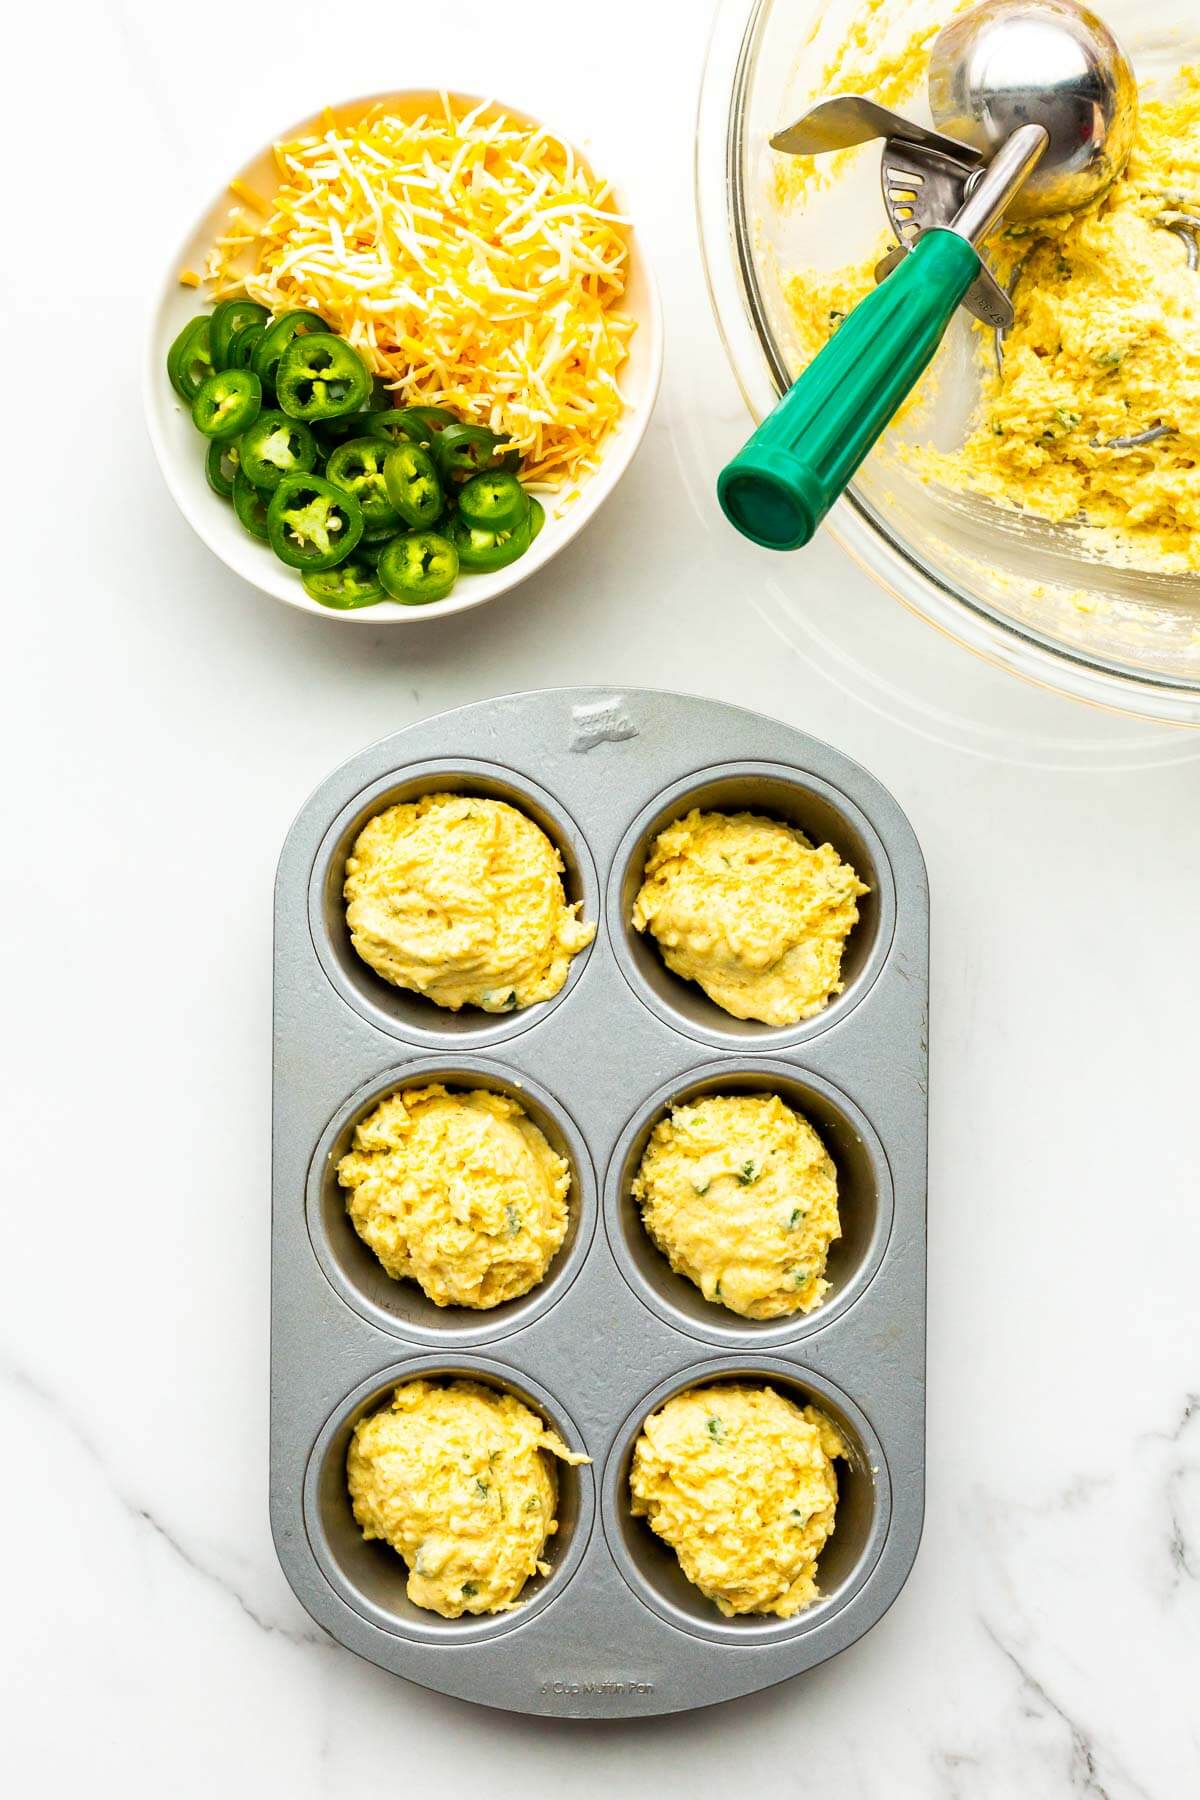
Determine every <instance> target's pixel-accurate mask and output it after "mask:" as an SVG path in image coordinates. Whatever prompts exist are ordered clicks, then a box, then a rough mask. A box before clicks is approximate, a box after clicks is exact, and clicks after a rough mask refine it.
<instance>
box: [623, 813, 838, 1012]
mask: <svg viewBox="0 0 1200 1800" xmlns="http://www.w3.org/2000/svg"><path fill="white" fill-rule="evenodd" d="M867 892H868V889H867V888H866V886H865V885H864V884H863V883H862V882H861V881H860V880H859V878H858V876H857V875H856V874H855V872H854V870H853V869H852V868H851V867H850V865H849V863H844V862H843V861H842V859H841V857H840V856H839V855H838V853H837V851H836V850H835V849H834V848H833V847H832V845H830V844H822V845H821V847H820V848H819V849H818V848H816V847H815V846H814V845H813V844H810V843H809V841H808V839H807V838H806V837H805V835H804V833H803V832H802V831H800V830H798V829H797V827H796V826H794V825H785V824H783V823H782V822H781V821H780V820H778V819H768V818H765V817H762V816H761V815H760V814H758V813H750V812H738V813H719V812H700V811H699V809H697V808H693V810H692V811H691V812H689V813H688V814H687V816H686V817H685V818H682V819H678V820H676V822H675V823H674V824H673V825H668V826H667V828H666V830H665V831H663V832H660V834H659V836H658V837H657V838H656V839H655V841H654V845H653V847H652V849H651V852H650V855H649V857H648V859H647V862H646V870H645V876H644V879H643V882H642V886H641V890H640V892H639V893H638V896H637V899H636V900H635V901H634V906H633V923H634V925H635V927H636V928H637V930H638V931H647V930H648V931H650V932H651V933H652V934H653V936H654V938H655V939H656V940H657V942H658V946H659V948H660V950H661V951H662V956H663V961H664V962H665V963H666V965H667V967H668V969H671V970H673V971H674V973H675V974H676V975H681V976H682V977H683V979H684V980H685V981H694V982H696V983H697V984H698V985H699V986H700V987H702V988H703V989H704V992H705V993H706V994H707V995H708V997H709V999H710V1000H713V1001H715V1002H716V1004H717V1005H718V1006H719V1007H721V1008H722V1009H723V1010H724V1011H725V1012H727V1013H731V1014H732V1015H733V1017H734V1018H735V1019H757V1020H759V1021H760V1022H761V1023H762V1024H764V1025H794V1024H796V1023H797V1022H798V1021H799V1020H801V1019H810V1018H812V1017H813V1015H814V1014H816V1013H819V1012H820V1011H821V1009H822V1007H823V1006H825V1004H826V1003H827V1002H828V1000H829V999H830V997H831V996H832V995H834V994H840V993H841V991H842V985H843V983H842V979H841V967H842V951H843V949H844V948H845V943H846V939H847V938H848V936H849V935H850V931H851V929H852V928H853V926H854V925H855V924H856V922H857V920H858V907H857V905H856V904H855V902H856V900H857V898H858V896H859V895H860V894H865V893H867Z"/></svg>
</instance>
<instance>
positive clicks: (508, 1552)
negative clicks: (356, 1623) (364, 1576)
mask: <svg viewBox="0 0 1200 1800" xmlns="http://www.w3.org/2000/svg"><path fill="white" fill-rule="evenodd" d="M547 1452H549V1455H548V1454H547ZM551 1456H556V1457H558V1458H560V1459H561V1460H562V1461H563V1462H567V1463H582V1462H586V1461H587V1460H588V1459H587V1457H586V1456H577V1455H573V1454H572V1453H571V1452H570V1451H569V1450H568V1449H567V1447H566V1445H565V1444H564V1443H563V1441H562V1439H561V1438H560V1437H558V1435H557V1434H556V1433H555V1432H553V1431H551V1430H550V1428H549V1427H548V1426H547V1425H546V1423H545V1421H544V1420H543V1419H539V1418H538V1416H537V1414H536V1413H534V1412H531V1411H530V1409H529V1407H527V1406H526V1405H524V1403H523V1402H522V1401H520V1400H518V1399H517V1398H516V1396H515V1395H514V1394H503V1393H500V1392H498V1391H497V1390H495V1389H492V1388H488V1387H483V1386H481V1385H480V1384H479V1383H478V1382H474V1381H450V1382H447V1383H445V1384H439V1383H437V1382H431V1381H422V1380H417V1381H406V1382H403V1383H402V1384H401V1385H400V1386H399V1387H398V1388H397V1389H396V1391H395V1393H394V1394H393V1396H392V1401H391V1405H390V1406H389V1407H388V1408H386V1409H385V1410H384V1411H383V1412H377V1413H372V1414H371V1415H370V1417H368V1418H365V1419H363V1420H361V1421H360V1422H359V1424H358V1425H357V1426H356V1427H355V1430H354V1436H353V1438H352V1439H351V1441H350V1450H349V1454H348V1455H347V1458H346V1476H347V1481H348V1484H349V1488H350V1499H351V1502H352V1504H353V1507H354V1517H355V1519H356V1520H357V1522H358V1525H359V1528H360V1530H361V1531H362V1534H363V1536H364V1537H365V1538H382V1539H383V1540H384V1542H385V1543H388V1544H390V1545H391V1547H392V1549H393V1550H395V1551H396V1552H397V1553H398V1554H399V1555H400V1556H402V1557H403V1558H404V1560H405V1562H406V1563H407V1564H408V1568H409V1576H408V1586H407V1593H408V1597H409V1599H410V1600H411V1601H412V1603H413V1605H414V1606H421V1607H424V1608H425V1609H426V1610H427V1611H428V1612H436V1613H440V1614H441V1615H442V1617H443V1618H444V1619H457V1618H459V1617H461V1615H462V1614H463V1613H493V1612H507V1611H508V1610H509V1609H510V1608H512V1607H514V1606H515V1605H516V1604H517V1602H518V1601H519V1599H520V1597H521V1590H522V1589H523V1588H524V1586H525V1583H526V1582H527V1581H528V1580H529V1579H530V1577H531V1576H533V1575H535V1574H538V1575H548V1574H549V1572H550V1566H549V1564H548V1563H547V1562H546V1561H545V1560H544V1552H545V1548H546V1544H547V1541H548V1540H549V1539H550V1538H551V1537H552V1536H553V1535H554V1533H555V1532H556V1531H557V1529H558V1520H557V1519H556V1517H555V1513H556V1510H557V1507H558V1478H557V1476H556V1474H555V1470H554V1464H553V1462H552V1461H551Z"/></svg>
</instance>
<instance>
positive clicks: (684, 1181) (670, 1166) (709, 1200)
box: [632, 1094, 842, 1319]
mask: <svg viewBox="0 0 1200 1800" xmlns="http://www.w3.org/2000/svg"><path fill="white" fill-rule="evenodd" d="M632 1189H633V1197H634V1199H635V1200H636V1201H637V1202H638V1204H639V1205H640V1206H641V1209H642V1221H643V1223H644V1225H645V1227H646V1230H647V1231H648V1232H649V1234H650V1236H651V1238H653V1240H654V1242H655V1243H656V1244H657V1245H658V1247H659V1249H660V1250H661V1251H662V1252H663V1254H664V1255H665V1256H666V1257H667V1259H668V1261H669V1262H670V1264H671V1267H672V1268H673V1269H675V1270H676V1271H677V1272H678V1273H679V1274H680V1275H686V1276H687V1278H688V1280H689V1281H694V1282H695V1284H696V1286H697V1287H698V1288H699V1289H700V1291H701V1293H702V1294H703V1295H704V1298H705V1299H706V1300H714V1301H716V1302H718V1303H719V1304H721V1305H723V1306H727V1307H729V1309H730V1311H731V1312H735V1313H740V1314H741V1315H742V1316H743V1317H744V1318H747V1319H777V1318H780V1317H781V1316H783V1315H785V1314H787V1313H794V1312H811V1311H812V1309H813V1307H814V1306H816V1305H818V1303H819V1302H820V1301H821V1299H822V1298H823V1297H824V1295H825V1294H826V1292H827V1291H828V1288H829V1283H828V1282H827V1281H826V1280H825V1259H826V1255H827V1254H828V1250H829V1246H830V1244H831V1243H832V1242H833V1240H834V1239H835V1238H838V1237H840V1236H841V1232H842V1228H841V1223H840V1221H839V1219H838V1190H837V1171H836V1169H835V1168H834V1166H833V1163H832V1162H831V1160H830V1158H829V1154H828V1152H827V1151H826V1149H825V1146H824V1145H823V1144H822V1142H821V1140H820V1138H819V1137H818V1136H817V1134H816V1132H815V1131H814V1130H813V1128H812V1126H811V1125H810V1124H809V1123H808V1121H807V1120H806V1119H802V1118H801V1117H800V1115H799V1114H798V1113H796V1112H794V1111H793V1110H792V1108H791V1107H790V1106H787V1105H785V1104H784V1102H783V1101H782V1100H781V1099H780V1098H779V1096H778V1095H777V1094H730V1095H721V1094H715V1095H710V1096H708V1097H707V1098H705V1099H702V1100H697V1101H695V1102H694V1103H693V1104H691V1105H689V1106H676V1107H673V1108H672V1110H671V1113H670V1115H669V1117H667V1118H665V1119H661V1120H660V1121H659V1123H658V1124H657V1125H656V1126H655V1127H654V1130H653V1131H652V1133H651V1134H650V1142H649V1143H648V1144H647V1146H646V1153H645V1155H644V1156H643V1158H642V1162H641V1167H640V1168H639V1170H638V1172H637V1175H636V1176H635V1177H634V1180H633V1183H632Z"/></svg>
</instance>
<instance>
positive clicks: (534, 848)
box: [345, 794, 596, 1013]
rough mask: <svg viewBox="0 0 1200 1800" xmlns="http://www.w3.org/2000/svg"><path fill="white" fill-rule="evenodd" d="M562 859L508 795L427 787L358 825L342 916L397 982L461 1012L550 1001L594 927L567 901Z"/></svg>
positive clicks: (361, 946) (367, 953) (364, 953)
mask: <svg viewBox="0 0 1200 1800" xmlns="http://www.w3.org/2000/svg"><path fill="white" fill-rule="evenodd" d="M562 869H563V863H562V857H561V856H560V855H559V853H558V851H557V849H556V848H555V846H554V845H553V844H552V843H551V841H550V839H549V838H548V837H547V836H546V833H545V832H544V831H543V830H542V829H541V827H540V826H539V825H536V824H535V823H534V821H533V820H532V819H530V818H528V817H527V816H526V815H525V814H524V813H523V812H519V811H518V810H517V808H516V807H515V806H509V805H508V803H507V801H504V800H486V799H481V798H479V797H477V796H476V795H472V794H422V795H421V797H420V798H419V799H417V800H412V801H404V802H402V803H401V804H399V805H397V806H389V807H388V808H387V809H386V811H384V812H381V813H379V814H378V815H377V816H376V817H375V818H373V819H371V820H369V821H368V823H367V824H366V825H364V827H363V829H362V830H361V831H360V832H359V834H358V837H357V839H356V840H355V844H354V848H353V850H352V851H351V853H350V856H349V857H348V858H347V861H346V883H345V899H346V923H347V925H348V926H349V929H350V941H351V943H352V944H353V945H354V948H355V950H356V951H357V952H358V954H359V956H361V957H362V959H363V961H364V962H366V963H369V964H370V966H371V968H373V969H374V970H375V972H376V973H377V974H378V975H381V976H382V977H383V979H384V980H385V981H389V982H391V983H392V985H393V986H394V987H399V988H406V989H408V990H409V991H410V992H412V993H416V994H423V995H424V996H425V997H426V999H428V1000H432V1001H433V1002H434V1004H435V1005H436V1006H444V1007H446V1008H448V1009H449V1010H450V1011H451V1012H458V1011H459V1010H460V1008H462V1007H464V1006H477V1007H479V1008H481V1009H482V1011H484V1012H489V1013H504V1012H515V1011H517V1010H518V1009H519V1008H521V1007H526V1006H533V1005H535V1004H536V1003H537V1002H538V1001H539V1000H549V999H551V998H552V997H553V996H554V995H555V994H557V993H558V991H559V989H560V988H561V987H562V985H563V983H564V982H565V981H566V979H567V974H568V972H569V970H570V966H571V958H572V957H573V956H575V955H576V954H577V953H578V952H579V951H580V950H582V949H583V948H584V947H585V945H587V944H590V943H591V941H592V938H593V937H594V936H595V931H596V927H595V925H594V924H588V923H585V922H584V921H583V920H581V919H580V918H579V905H578V903H577V904H575V905H568V903H567V898H566V895H565V893H564V891H563V883H562Z"/></svg>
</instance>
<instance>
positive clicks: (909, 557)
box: [694, 0, 1200, 726]
mask: <svg viewBox="0 0 1200 1800" xmlns="http://www.w3.org/2000/svg"><path fill="white" fill-rule="evenodd" d="M774 4H775V0H717V4H716V10H715V12H714V15H713V22H712V28H711V31H710V34H709V41H708V47H707V52H706V56H705V62H704V70H703V75H702V78H701V86H700V99H699V106H698V111H697V125H696V149H695V161H694V178H695V199H696V214H697V220H698V227H699V236H700V248H701V258H702V261H703V264H704V272H705V280H706V283H707V287H708V295H709V302H710V305H711V307H712V311H713V316H714V318H715V321H716V325H717V330H718V334H719V336H720V338H721V342H722V346H723V348H724V350H725V354H726V357H727V359H728V361H729V365H730V367H731V369H732V371H733V374H734V378H735V380H736V382H737V385H738V387H739V389H740V391H741V394H742V398H743V400H744V401H745V403H746V406H747V408H748V410H749V412H750V415H751V417H752V418H753V419H754V420H755V421H756V422H757V421H759V420H761V419H762V417H763V416H764V415H765V414H766V413H767V412H768V411H769V410H770V409H771V407H772V406H773V405H774V404H775V401H776V400H777V398H778V397H779V395H780V394H781V393H782V392H783V391H784V389H785V387H786V386H787V384H788V381H789V379H790V378H789V376H788V373H787V371H786V369H785V368H784V367H783V366H782V363H781V362H780V361H779V360H778V358H776V357H775V356H774V355H773V353H772V348H771V344H770V333H769V331H768V330H767V329H766V328H765V323H764V320H765V315H764V312H763V305H762V300H761V295H760V293H759V291H758V285H757V279H756V276H755V272H754V270H753V269H752V268H749V267H747V259H746V257H745V256H744V255H743V254H742V250H741V246H742V244H743V243H745V242H746V241H747V239H746V234H745V226H746V221H747V217H748V215H747V212H746V200H745V193H744V188H743V180H742V177H743V167H744V159H743V155H742V151H743V147H744V139H743V137H742V134H741V131H740V129H739V127H740V122H741V120H742V118H743V117H744V110H743V106H742V101H743V99H744V95H745V93H746V90H747V88H748V85H749V82H750V79H751V77H752V75H753V72H754V67H755V64H756V60H757V53H758V49H759V40H760V35H761V28H762V25H763V22H764V21H765V19H766V17H767V16H768V14H769V12H770V10H771V8H772V7H773V5H774ZM825 523H826V527H827V529H828V530H829V533H830V535H831V536H832V537H833V539H834V541H835V542H836V543H837V544H838V545H839V546H840V547H841V549H843V550H844V551H845V552H846V554H847V555H848V556H850V557H851V558H852V560H853V561H854V562H855V563H857V564H858V565H859V567H860V568H862V569H864V570H865V571H866V573H867V574H868V575H870V576H871V578H872V579H873V580H874V581H876V582H877V583H878V584H879V585H880V586H881V587H883V588H884V589H886V591H887V592H888V593H890V594H892V595H893V597H894V598H896V599H897V600H899V601H900V602H901V603H902V604H903V605H904V606H905V607H907V608H908V610H909V611H910V612H912V613H915V614H916V615H917V616H918V617H919V618H922V619H924V620H925V621H926V622H927V623H928V624H931V625H933V626H934V627H935V628H936V629H938V630H940V631H941V632H942V633H943V635H944V636H946V637H949V638H951V639H953V640H954V641H955V642H956V643H958V644H960V645H962V646H963V647H964V648H965V649H968V650H971V651H973V652H974V653H975V654H976V655H978V656H981V657H982V658H983V660H984V661H985V662H989V663H991V664H992V665H993V666H994V667H997V668H1003V669H1007V670H1008V671H1009V672H1010V673H1012V674H1016V675H1020V676H1021V677H1022V678H1023V679H1025V680H1026V681H1029V682H1031V683H1032V684H1033V685H1034V686H1037V687H1041V688H1044V689H1048V690H1050V691H1052V692H1056V693H1060V694H1068V695H1070V696H1071V697H1072V698H1074V699H1077V700H1083V701H1085V702H1087V703H1088V704H1090V705H1093V706H1096V707H1099V708H1101V709H1103V710H1105V711H1108V712H1115V713H1125V714H1131V715H1133V716H1136V717H1141V718H1148V719H1153V720H1156V721H1158V722H1159V723H1162V724H1169V725H1179V726H1200V685H1197V684H1195V683H1189V682H1188V681H1187V680H1186V678H1175V677H1172V676H1167V675H1163V674H1161V673H1156V672H1142V671H1139V670H1137V669H1135V668H1133V667H1131V666H1129V665H1122V664H1119V663H1116V662H1112V661H1109V660H1107V659H1105V658H1101V657H1098V656H1094V657H1089V656H1087V655H1086V654H1084V653H1083V652H1082V651H1078V650H1074V649H1072V648H1071V647H1069V646H1068V645H1065V644H1060V643H1057V642H1056V641H1055V640H1054V639H1052V638H1049V637H1046V636H1044V635H1042V634H1040V633H1038V632H1037V631H1035V630H1033V629H1032V628H1030V627H1027V626H1025V625H1023V624H1021V623H1020V622H1018V621H1017V620H1015V619H1012V618H1009V617H1005V616H1003V615H1001V614H998V613H995V612H993V611H992V610H991V609H990V608H989V607H988V606H987V605H986V604H985V603H983V602H981V601H980V600H978V599H977V598H976V597H975V596H974V595H972V594H971V593H970V592H969V590H967V589H966V588H960V587H959V586H957V585H956V584H955V583H954V582H953V581H951V580H949V579H948V578H944V577H943V576H941V575H940V574H935V573H934V572H933V571H931V570H930V569H927V568H926V567H925V566H924V565H923V564H922V563H921V562H920V560H919V559H918V557H917V556H916V554H915V552H913V551H912V550H911V549H910V548H909V547H908V546H907V545H905V544H904V543H902V542H901V541H899V540H898V539H897V538H896V537H895V536H893V534H892V532H891V531H890V530H889V529H888V527H887V525H886V523H885V522H884V521H883V519H882V517H881V515H880V513H879V511H878V509H877V508H876V507H874V506H873V505H872V504H871V503H870V502H869V501H868V500H867V499H866V498H865V496H864V495H862V494H861V493H860V492H859V491H858V489H857V487H856V486H855V485H854V484H853V483H852V484H851V485H850V486H849V487H848V488H847V490H846V492H845V494H844V496H843V497H842V498H841V499H840V500H838V501H837V502H836V504H835V505H834V507H833V509H832V511H831V512H830V514H829V516H828V518H827V520H826V522H825Z"/></svg>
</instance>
